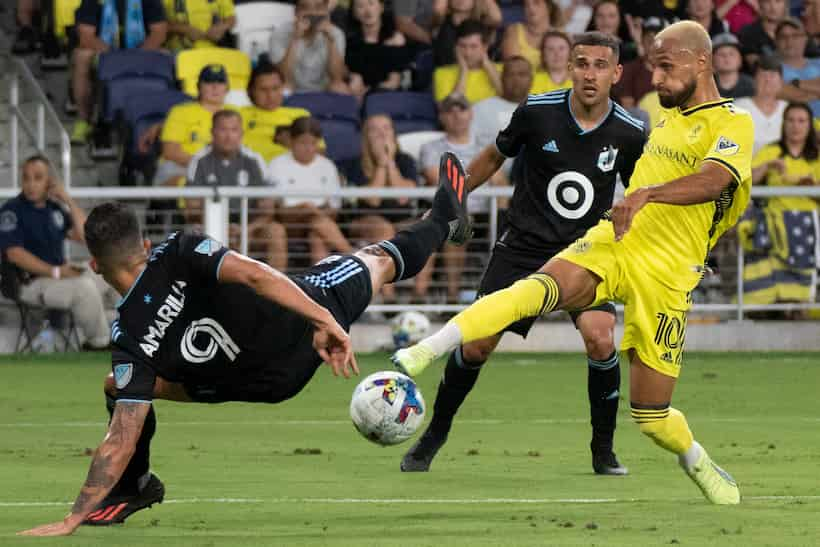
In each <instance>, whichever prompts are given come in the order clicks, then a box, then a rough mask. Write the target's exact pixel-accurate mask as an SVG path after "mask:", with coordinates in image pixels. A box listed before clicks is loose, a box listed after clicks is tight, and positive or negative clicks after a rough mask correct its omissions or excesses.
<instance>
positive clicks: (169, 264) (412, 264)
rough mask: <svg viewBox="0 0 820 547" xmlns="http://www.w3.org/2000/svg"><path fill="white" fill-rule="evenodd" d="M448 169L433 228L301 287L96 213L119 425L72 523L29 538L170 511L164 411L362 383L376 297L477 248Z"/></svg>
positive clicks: (114, 211) (209, 245)
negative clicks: (114, 298)
mask: <svg viewBox="0 0 820 547" xmlns="http://www.w3.org/2000/svg"><path fill="white" fill-rule="evenodd" d="M441 165H442V169H441V177H440V178H441V183H440V185H439V188H438V190H437V192H436V195H435V197H434V198H433V208H432V210H431V212H430V214H429V215H427V216H426V217H425V218H424V219H423V220H421V221H419V222H417V223H415V224H413V225H412V226H410V227H408V228H407V229H405V230H402V231H401V232H399V233H398V234H396V236H395V237H394V238H392V239H390V240H388V241H382V242H381V243H378V244H375V245H370V246H368V247H365V248H364V249H362V250H360V251H358V252H356V253H354V254H352V255H347V256H331V257H328V258H326V259H325V260H323V261H321V262H319V263H318V264H317V265H315V266H313V267H311V268H309V269H308V270H307V271H306V272H304V273H302V274H298V275H290V276H287V275H284V274H282V273H280V272H278V271H276V270H274V269H273V268H271V267H269V266H267V265H265V264H263V263H261V262H257V261H255V260H252V259H250V258H248V257H245V256H243V255H241V254H239V253H236V252H234V251H230V250H228V249H227V248H226V247H224V246H223V245H222V244H221V243H219V242H216V241H214V240H213V239H211V238H209V237H207V236H205V235H201V234H191V233H185V232H175V233H173V234H171V235H170V236H169V237H168V238H167V239H166V240H165V242H163V243H162V244H160V245H158V246H157V247H155V248H153V249H152V248H151V245H150V242H148V241H147V240H144V239H143V238H142V232H141V228H140V225H139V222H138V220H137V217H136V215H135V214H134V212H133V211H131V210H130V209H129V208H127V207H126V206H124V205H120V204H116V203H106V204H103V205H100V206H98V207H96V208H95V209H94V210H93V211H92V212H91V214H90V215H89V217H88V220H87V222H86V225H85V236H86V242H87V244H88V248H89V250H90V252H91V255H92V260H91V266H92V268H93V269H94V270H95V271H96V272H98V273H100V274H102V276H103V277H104V278H105V280H106V281H107V282H108V283H109V284H110V285H111V286H112V287H114V289H116V290H117V291H118V292H119V293H120V294H121V295H122V299H121V301H120V303H119V304H118V306H117V310H118V312H119V317H118V319H117V320H116V321H115V322H114V324H113V325H112V329H111V330H112V342H113V345H114V348H115V349H114V351H113V352H112V373H111V375H109V376H108V378H107V379H106V382H105V393H106V406H107V407H108V411H109V413H110V415H111V420H110V422H109V428H108V433H107V435H106V436H105V439H104V440H103V442H102V444H100V446H99V447H98V448H97V450H96V452H95V453H94V458H93V461H92V462H91V468H90V470H89V472H88V477H87V478H86V481H85V484H84V485H83V487H82V489H81V491H80V494H79V495H78V496H77V499H76V501H75V503H74V506H73V507H72V509H71V513H70V514H69V515H68V516H66V517H65V519H63V520H62V521H59V522H56V523H54V524H47V525H44V526H40V527H38V528H34V529H31V530H28V531H26V532H23V533H24V534H26V535H37V536H51V535H67V534H71V533H72V532H73V531H74V530H75V529H76V528H77V527H78V526H79V525H81V524H90V525H108V524H113V523H119V522H123V521H124V520H125V519H126V518H127V517H128V516H129V515H131V514H133V513H134V512H135V511H139V510H140V509H144V508H146V507H150V506H151V505H152V504H154V503H158V502H161V501H162V499H163V496H164V493H165V488H164V486H163V484H162V482H160V480H159V478H158V477H157V476H156V475H154V474H152V473H151V471H150V469H149V448H150V443H151V438H152V437H153V435H154V430H155V428H156V416H155V414H154V408H153V405H152V404H151V402H152V400H153V399H167V400H172V401H183V402H200V403H218V402H226V401H247V402H264V403H277V402H281V401H284V400H286V399H289V398H290V397H293V396H294V395H296V394H297V393H299V392H300V391H301V390H302V388H304V386H305V385H306V384H307V383H308V382H309V381H310V379H311V378H312V377H313V375H314V373H315V372H316V369H317V368H318V367H319V366H320V365H321V363H322V362H323V361H324V362H326V363H328V364H329V365H330V366H331V367H332V369H333V373H334V374H336V375H339V374H342V375H344V376H345V377H349V376H350V374H351V372H354V373H358V368H357V366H356V360H355V358H354V356H353V351H352V349H351V344H350V338H349V336H348V334H347V331H348V330H349V328H350V325H351V323H353V322H354V321H355V320H356V319H357V318H358V317H359V316H360V315H361V314H362V313H363V312H364V310H365V308H366V307H367V305H368V304H369V302H370V298H371V296H372V295H373V293H374V292H377V291H378V290H379V289H380V288H381V287H382V286H383V285H384V284H385V283H392V282H394V281H399V280H401V279H407V278H409V277H412V276H414V275H416V274H417V273H418V272H419V271H420V270H421V269H422V267H423V266H424V265H425V264H426V262H427V260H428V259H429V257H430V255H431V254H432V253H433V252H435V251H436V250H438V248H439V247H441V245H442V244H443V243H444V242H445V241H448V240H449V241H451V242H453V243H463V242H464V241H466V239H467V238H469V235H470V221H469V218H468V215H467V210H466V207H465V203H466V198H467V192H466V191H465V178H466V177H465V175H464V170H463V168H462V167H461V165H460V164H459V162H458V160H457V159H456V157H455V156H453V155H452V154H445V155H444V156H443V157H442V163H441Z"/></svg>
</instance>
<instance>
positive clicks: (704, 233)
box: [622, 99, 754, 291]
mask: <svg viewBox="0 0 820 547" xmlns="http://www.w3.org/2000/svg"><path fill="white" fill-rule="evenodd" d="M753 142H754V123H753V122H752V118H751V116H750V115H749V114H748V113H747V112H745V111H743V110H741V109H738V108H737V107H735V106H734V104H733V102H732V100H731V99H721V100H718V101H714V102H709V103H704V104H701V105H698V106H695V107H692V108H689V109H687V110H680V109H672V110H669V111H667V112H666V113H665V116H664V117H663V118H662V119H661V121H660V122H659V124H658V125H657V126H656V127H655V128H654V129H653V130H652V134H651V135H650V137H649V141H648V142H647V143H646V146H645V147H644V151H643V154H642V155H641V157H640V159H639V160H638V163H637V164H636V165H635V171H634V172H633V174H632V178H631V179H630V181H629V188H628V189H627V191H626V194H627V195H629V194H630V193H631V192H634V191H635V190H637V189H638V188H643V187H645V186H653V185H658V184H663V183H666V182H670V181H672V180H675V179H678V178H681V177H684V176H686V175H691V174H694V173H697V172H699V171H700V169H701V166H702V164H703V162H705V161H711V162H715V163H718V164H720V165H721V166H722V167H724V168H725V169H727V170H728V171H729V172H731V174H732V176H733V178H734V180H733V182H732V184H731V185H730V186H729V187H728V188H727V189H726V190H725V191H724V192H723V194H722V195H721V196H720V198H719V199H718V200H716V201H714V202H710V203H701V204H697V205H687V206H680V205H667V204H662V203H650V204H647V205H646V206H645V207H644V208H643V209H642V210H641V211H639V212H638V214H636V215H635V218H634V219H633V221H632V227H631V229H630V231H629V232H627V234H626V236H625V237H624V239H623V240H622V241H623V244H624V246H625V247H626V248H627V250H628V252H629V256H630V259H631V260H634V261H635V262H636V264H638V265H640V266H641V267H643V268H645V269H646V270H648V271H650V272H653V273H654V277H655V278H657V279H658V280H659V281H660V282H661V283H663V284H664V285H667V286H669V287H672V288H675V289H679V290H685V291H689V290H691V289H693V288H694V287H695V285H697V283H698V281H699V279H700V277H701V274H702V271H703V264H704V261H705V259H706V255H707V254H708V252H709V250H710V249H711V248H712V246H713V245H714V243H715V241H717V239H718V237H720V235H721V234H723V233H724V232H725V231H726V230H727V229H729V228H730V227H731V226H733V225H734V224H735V223H736V222H737V220H738V218H739V217H740V216H741V215H742V214H743V211H744V210H745V209H746V206H747V204H748V203H749V191H750V189H751V185H752V144H753Z"/></svg>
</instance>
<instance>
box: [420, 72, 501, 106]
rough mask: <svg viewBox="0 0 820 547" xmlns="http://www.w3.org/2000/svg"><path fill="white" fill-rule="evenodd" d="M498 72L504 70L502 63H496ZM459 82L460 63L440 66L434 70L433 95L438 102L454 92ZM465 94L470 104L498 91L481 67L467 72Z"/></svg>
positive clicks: (492, 95)
mask: <svg viewBox="0 0 820 547" xmlns="http://www.w3.org/2000/svg"><path fill="white" fill-rule="evenodd" d="M495 66H496V68H497V69H498V73H499V74H501V72H502V65H500V64H496V65H495ZM457 83H458V65H445V66H441V67H438V68H437V69H436V70H435V72H433V95H434V97H435V99H436V102H440V101H443V100H444V98H445V97H446V96H447V95H449V94H450V93H452V92H453V89H455V87H456V84H457ZM464 95H465V96H466V97H467V100H468V101H470V104H475V103H477V102H478V101H481V100H484V99H488V98H490V97H495V96H496V95H497V93H496V92H495V88H494V87H493V84H492V83H491V82H490V78H489V76H487V73H486V72H485V71H484V70H483V69H481V68H478V69H475V70H470V71H469V72H467V82H466V84H465V85H464Z"/></svg>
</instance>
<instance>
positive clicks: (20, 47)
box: [11, 0, 40, 55]
mask: <svg viewBox="0 0 820 547" xmlns="http://www.w3.org/2000/svg"><path fill="white" fill-rule="evenodd" d="M39 4H40V3H39V2H38V1H37V0H17V37H16V38H15V39H14V44H12V46H11V52H12V53H13V54H14V55H26V54H28V53H34V52H35V51H36V50H37V42H38V37H37V31H36V30H34V12H35V11H37V10H38V9H39V7H40V6H39Z"/></svg>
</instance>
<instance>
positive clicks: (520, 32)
mask: <svg viewBox="0 0 820 547" xmlns="http://www.w3.org/2000/svg"><path fill="white" fill-rule="evenodd" d="M562 19H563V17H562V14H561V8H559V7H558V5H557V4H556V3H555V2H554V1H553V0H524V22H523V23H514V24H512V25H510V26H508V27H507V30H506V31H504V41H503V42H502V43H501V58H502V60H506V59H509V58H510V57H515V56H518V55H520V56H521V57H524V58H525V59H526V60H528V61H529V62H530V64H531V65H532V66H533V68H535V67H539V66H541V65H542V64H543V60H542V59H541V46H542V44H543V43H544V36H545V35H546V34H547V31H548V30H550V29H554V28H561V27H562V25H563V21H562Z"/></svg>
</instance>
